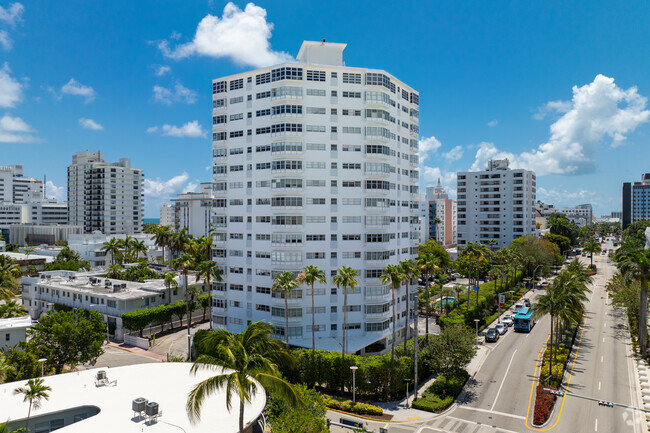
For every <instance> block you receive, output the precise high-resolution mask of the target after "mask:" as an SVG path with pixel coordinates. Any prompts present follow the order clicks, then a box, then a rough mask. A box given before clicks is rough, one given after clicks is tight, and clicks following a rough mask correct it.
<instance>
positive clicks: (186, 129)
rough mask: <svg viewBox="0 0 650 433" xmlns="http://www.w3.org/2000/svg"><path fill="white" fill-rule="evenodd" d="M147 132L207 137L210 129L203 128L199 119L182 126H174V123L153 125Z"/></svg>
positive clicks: (172, 135)
mask: <svg viewBox="0 0 650 433" xmlns="http://www.w3.org/2000/svg"><path fill="white" fill-rule="evenodd" d="M147 133H149V134H156V133H160V134H162V135H168V136H170V137H190V138H198V137H205V136H206V135H207V134H208V131H206V130H205V129H203V127H202V126H201V125H200V124H199V121H198V120H193V121H191V122H187V123H186V124H184V125H182V126H174V125H163V126H161V127H158V126H152V127H150V128H147Z"/></svg>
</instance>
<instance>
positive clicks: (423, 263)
mask: <svg viewBox="0 0 650 433" xmlns="http://www.w3.org/2000/svg"><path fill="white" fill-rule="evenodd" d="M416 263H417V266H418V268H419V270H420V272H421V273H422V275H423V276H424V286H425V298H426V307H425V308H426V315H427V317H426V319H425V320H426V331H425V337H424V338H425V340H426V341H429V308H430V305H429V304H430V302H429V275H431V274H432V273H433V270H434V269H435V267H436V263H437V261H436V258H435V256H434V255H433V254H428V253H425V254H420V255H419V256H418V258H417V259H416ZM467 300H468V302H469V298H467Z"/></svg>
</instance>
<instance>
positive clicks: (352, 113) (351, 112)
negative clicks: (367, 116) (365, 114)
mask: <svg viewBox="0 0 650 433" xmlns="http://www.w3.org/2000/svg"><path fill="white" fill-rule="evenodd" d="M342 114H343V115H344V116H361V110H342Z"/></svg>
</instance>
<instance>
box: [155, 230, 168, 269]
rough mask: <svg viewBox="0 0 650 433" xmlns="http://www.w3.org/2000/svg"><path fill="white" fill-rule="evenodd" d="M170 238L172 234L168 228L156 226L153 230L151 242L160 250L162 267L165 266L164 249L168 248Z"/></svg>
mask: <svg viewBox="0 0 650 433" xmlns="http://www.w3.org/2000/svg"><path fill="white" fill-rule="evenodd" d="M171 236H172V232H171V229H170V227H169V226H157V227H155V229H154V233H153V241H154V242H155V243H156V245H158V246H159V247H160V248H161V249H162V258H163V260H162V261H163V265H164V264H165V247H167V246H169V242H170V239H171ZM170 261H171V257H170ZM170 265H171V263H170Z"/></svg>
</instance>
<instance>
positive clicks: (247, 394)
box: [186, 280, 301, 433]
mask: <svg viewBox="0 0 650 433" xmlns="http://www.w3.org/2000/svg"><path fill="white" fill-rule="evenodd" d="M294 281H295V280H294ZM272 335H273V328H272V327H271V326H270V325H268V324H266V323H264V322H253V323H251V324H250V325H248V327H247V328H246V330H245V331H244V332H243V333H241V334H231V333H230V332H229V331H228V330H226V329H217V330H212V331H210V332H209V333H208V334H207V335H206V336H205V337H203V338H202V339H201V340H200V341H198V342H197V343H196V344H198V345H200V346H201V349H202V351H203V353H209V354H204V355H200V356H199V357H198V359H197V360H196V361H195V362H194V364H193V365H192V369H191V372H192V373H193V374H196V372H197V371H201V370H210V371H214V372H215V373H216V374H215V375H214V376H212V377H210V378H208V379H205V380H204V381H202V382H199V383H198V384H197V385H196V386H195V387H194V388H193V389H192V390H191V391H190V393H189V395H188V396H187V404H186V410H187V415H188V417H189V418H190V421H191V422H193V423H196V422H197V421H199V420H200V418H201V409H202V406H203V402H204V401H205V399H206V398H208V397H210V396H211V395H213V394H215V393H217V392H219V391H221V390H222V389H225V391H226V408H227V409H228V411H231V410H232V401H233V397H237V399H238V400H239V433H244V405H245V403H247V402H250V401H251V399H252V397H253V396H254V395H255V394H256V393H257V386H258V385H257V383H259V384H260V385H262V387H264V389H265V390H267V391H268V392H271V393H273V394H274V395H277V396H279V397H280V398H282V399H284V401H286V402H287V403H288V404H290V405H296V404H300V403H301V399H300V395H299V394H298V392H297V391H296V390H295V389H294V388H293V386H292V385H291V384H290V383H289V382H287V381H286V380H284V379H282V378H281V376H280V371H279V369H278V364H279V363H288V362H292V361H293V357H292V356H291V355H290V353H289V352H288V351H287V349H286V348H285V347H284V346H283V345H282V343H280V342H278V341H275V340H273V338H272Z"/></svg>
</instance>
